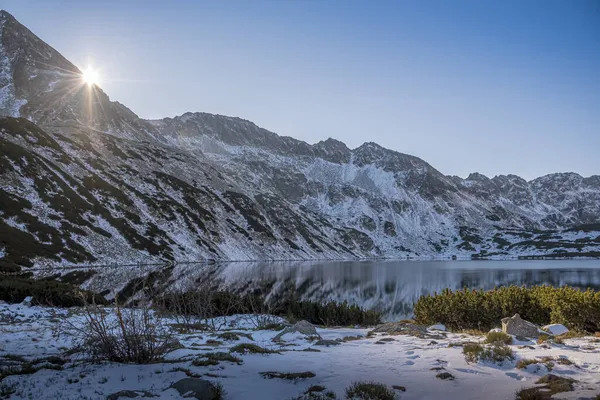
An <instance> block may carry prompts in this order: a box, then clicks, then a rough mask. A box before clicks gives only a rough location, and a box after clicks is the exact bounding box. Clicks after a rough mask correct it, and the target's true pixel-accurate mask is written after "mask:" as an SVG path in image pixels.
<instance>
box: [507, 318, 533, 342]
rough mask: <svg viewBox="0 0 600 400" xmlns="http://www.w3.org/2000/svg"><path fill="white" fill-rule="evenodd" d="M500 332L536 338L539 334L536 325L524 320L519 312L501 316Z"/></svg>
mask: <svg viewBox="0 0 600 400" xmlns="http://www.w3.org/2000/svg"><path fill="white" fill-rule="evenodd" d="M502 332H504V333H506V334H508V335H514V336H524V337H528V338H536V337H538V336H539V335H540V333H539V329H538V327H537V326H536V325H535V324H532V323H531V322H529V321H525V320H524V319H523V318H521V316H520V315H519V314H515V315H513V316H512V317H506V318H502Z"/></svg>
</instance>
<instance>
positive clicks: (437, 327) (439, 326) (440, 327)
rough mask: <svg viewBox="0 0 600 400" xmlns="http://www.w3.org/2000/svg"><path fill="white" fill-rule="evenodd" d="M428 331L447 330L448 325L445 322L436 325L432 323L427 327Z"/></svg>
mask: <svg viewBox="0 0 600 400" xmlns="http://www.w3.org/2000/svg"><path fill="white" fill-rule="evenodd" d="M427 330H428V331H442V332H446V331H447V329H446V325H444V324H435V325H431V326H430V327H429V328H427Z"/></svg>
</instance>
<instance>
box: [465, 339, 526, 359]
mask: <svg viewBox="0 0 600 400" xmlns="http://www.w3.org/2000/svg"><path fill="white" fill-rule="evenodd" d="M463 354H464V356H465V360H466V361H467V362H469V363H476V362H478V361H491V362H496V363H500V362H503V361H504V360H513V359H514V358H515V354H514V352H513V351H512V349H511V348H510V347H509V346H507V345H505V344H503V343H498V342H495V343H494V344H492V345H491V346H485V347H484V346H482V345H480V344H478V343H466V344H465V345H464V346H463Z"/></svg>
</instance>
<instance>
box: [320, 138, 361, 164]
mask: <svg viewBox="0 0 600 400" xmlns="http://www.w3.org/2000/svg"><path fill="white" fill-rule="evenodd" d="M312 147H313V149H314V151H315V155H316V156H317V157H320V158H322V159H324V160H327V161H331V162H334V163H336V164H344V163H348V162H350V158H351V155H352V153H351V151H350V149H349V148H348V146H346V144H345V143H344V142H341V141H339V140H336V139H332V138H328V139H327V140H322V141H320V142H318V143H316V144H315V145H313V146H312Z"/></svg>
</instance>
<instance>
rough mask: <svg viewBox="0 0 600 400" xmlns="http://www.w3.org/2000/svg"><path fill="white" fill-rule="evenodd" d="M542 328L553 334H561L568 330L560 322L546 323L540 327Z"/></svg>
mask: <svg viewBox="0 0 600 400" xmlns="http://www.w3.org/2000/svg"><path fill="white" fill-rule="evenodd" d="M542 330H543V331H545V332H548V333H549V334H551V335H554V336H558V335H563V334H565V333H567V332H569V329H567V327H566V326H564V325H561V324H552V325H546V326H544V327H543V328H542Z"/></svg>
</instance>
